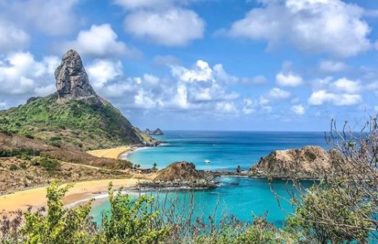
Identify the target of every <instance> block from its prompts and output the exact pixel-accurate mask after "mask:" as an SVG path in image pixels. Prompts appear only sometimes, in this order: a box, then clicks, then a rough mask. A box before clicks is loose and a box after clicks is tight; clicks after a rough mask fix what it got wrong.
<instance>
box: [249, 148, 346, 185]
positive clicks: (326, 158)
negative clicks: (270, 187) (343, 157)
mask: <svg viewBox="0 0 378 244" xmlns="http://www.w3.org/2000/svg"><path fill="white" fill-rule="evenodd" d="M337 160H340V157H337V155H336V154H335V153H334V152H328V151H326V150H324V149H323V148H321V147H318V146H306V147H303V148H300V149H289V150H277V151H274V152H272V153H270V154H269V155H268V156H266V157H263V158H261V159H260V161H259V162H258V163H257V164H256V165H255V166H253V167H252V168H251V170H250V176H254V177H262V178H279V179H319V178H321V177H323V176H325V175H327V174H329V173H331V172H333V171H335V170H336V165H335V164H334V163H335V162H336V161H337Z"/></svg>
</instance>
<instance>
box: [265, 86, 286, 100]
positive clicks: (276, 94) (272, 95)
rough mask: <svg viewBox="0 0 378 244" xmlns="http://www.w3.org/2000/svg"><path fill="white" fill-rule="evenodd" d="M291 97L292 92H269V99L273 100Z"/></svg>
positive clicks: (273, 90) (278, 89)
mask: <svg viewBox="0 0 378 244" xmlns="http://www.w3.org/2000/svg"><path fill="white" fill-rule="evenodd" d="M290 96H291V94H290V92H288V91H285V90H282V89H280V88H277V87H275V88H273V89H271V90H270V91H269V93H268V97H269V98H273V99H287V98H289V97H290Z"/></svg>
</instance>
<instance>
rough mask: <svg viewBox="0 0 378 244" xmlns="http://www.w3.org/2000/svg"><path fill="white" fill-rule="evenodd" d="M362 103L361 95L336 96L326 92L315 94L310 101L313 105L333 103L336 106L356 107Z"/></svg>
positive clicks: (321, 91) (320, 91)
mask: <svg viewBox="0 0 378 244" xmlns="http://www.w3.org/2000/svg"><path fill="white" fill-rule="evenodd" d="M361 101H362V98H361V96H360V95H359V94H336V93H332V92H328V91H326V90H319V91H315V92H313V93H312V94H311V96H310V98H309V100H308V102H309V103H310V104H311V105H322V104H325V103H331V104H334V105H336V106H350V105H356V104H358V103H360V102H361Z"/></svg>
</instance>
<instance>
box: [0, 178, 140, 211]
mask: <svg viewBox="0 0 378 244" xmlns="http://www.w3.org/2000/svg"><path fill="white" fill-rule="evenodd" d="M143 181H145V180H143V179H136V178H129V179H105V180H91V181H81V182H73V183H67V184H63V185H62V186H66V185H70V184H72V185H73V186H72V187H71V188H70V189H69V190H68V192H67V194H66V196H65V197H64V199H63V202H64V205H65V206H66V205H68V206H69V205H72V204H73V205H76V204H80V203H83V202H86V201H89V200H91V199H93V198H96V197H99V196H100V195H104V194H107V191H108V186H109V183H110V182H112V184H113V188H114V189H115V190H117V189H119V188H121V187H122V188H125V189H127V188H133V187H135V186H137V185H138V184H139V183H141V182H143ZM47 187H48V186H43V187H36V188H32V189H28V190H23V191H17V192H14V193H10V194H7V195H2V196H0V215H1V214H6V213H8V214H10V213H14V212H16V211H18V210H21V211H27V210H28V209H29V208H30V207H31V208H32V209H33V210H36V209H38V208H41V207H44V206H46V205H47V199H46V193H47Z"/></svg>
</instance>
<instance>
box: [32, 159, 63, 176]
mask: <svg viewBox="0 0 378 244" xmlns="http://www.w3.org/2000/svg"><path fill="white" fill-rule="evenodd" d="M32 165H33V166H40V167H42V168H44V169H45V170H47V171H48V172H54V171H56V170H57V169H58V168H59V167H60V162H59V161H58V160H56V159H52V158H48V157H46V156H42V157H37V158H34V159H33V160H32Z"/></svg>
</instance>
